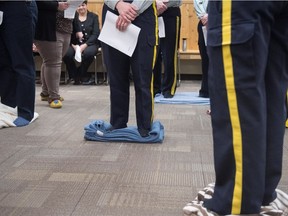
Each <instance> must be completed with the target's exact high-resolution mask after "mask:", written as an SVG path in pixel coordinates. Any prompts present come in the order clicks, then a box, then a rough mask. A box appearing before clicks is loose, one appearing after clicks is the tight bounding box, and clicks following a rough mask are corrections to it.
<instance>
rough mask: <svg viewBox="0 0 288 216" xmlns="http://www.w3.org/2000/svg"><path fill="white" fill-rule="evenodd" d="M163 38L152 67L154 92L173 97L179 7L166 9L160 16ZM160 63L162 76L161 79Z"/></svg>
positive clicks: (179, 20) (178, 30)
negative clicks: (163, 28) (163, 32)
mask: <svg viewBox="0 0 288 216" xmlns="http://www.w3.org/2000/svg"><path fill="white" fill-rule="evenodd" d="M162 17H163V20H164V24H165V38H161V39H160V45H159V51H158V57H157V60H156V64H155V67H154V70H153V72H154V92H155V93H158V92H162V93H166V92H169V93H170V94H171V95H174V94H175V92H176V88H177V64H178V61H177V54H178V48H179V37H180V28H181V14H180V8H179V7H173V8H168V10H167V11H165V12H164V14H163V15H162ZM162 63H163V67H164V74H163V79H162Z"/></svg>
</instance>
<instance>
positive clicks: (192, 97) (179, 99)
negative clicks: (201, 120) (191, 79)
mask: <svg viewBox="0 0 288 216" xmlns="http://www.w3.org/2000/svg"><path fill="white" fill-rule="evenodd" d="M198 95H199V93H198V92H176V93H175V95H174V97H173V98H164V97H163V95H162V94H157V95H156V96H155V98H154V102H155V103H163V104H195V105H209V104H210V99H209V98H202V97H199V96H198Z"/></svg>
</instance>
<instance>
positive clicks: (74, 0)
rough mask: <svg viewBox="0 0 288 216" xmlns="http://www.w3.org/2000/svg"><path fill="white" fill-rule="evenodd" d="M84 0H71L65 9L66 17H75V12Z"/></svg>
mask: <svg viewBox="0 0 288 216" xmlns="http://www.w3.org/2000/svg"><path fill="white" fill-rule="evenodd" d="M82 2H83V0H80V1H79V0H69V1H68V4H69V7H68V8H67V9H66V10H65V11H64V17H65V18H68V19H74V16H75V12H76V10H77V8H78V6H79V5H81V4H82Z"/></svg>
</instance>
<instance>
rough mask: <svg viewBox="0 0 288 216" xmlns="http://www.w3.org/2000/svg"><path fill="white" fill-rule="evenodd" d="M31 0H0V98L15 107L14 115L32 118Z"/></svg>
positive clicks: (33, 71)
mask: <svg viewBox="0 0 288 216" xmlns="http://www.w3.org/2000/svg"><path fill="white" fill-rule="evenodd" d="M31 10H32V9H31V1H5V2H2V1H0V11H3V22H2V24H1V25H0V96H1V102H2V103H3V104H5V105H7V106H10V107H16V106H17V108H18V116H20V117H23V118H25V119H26V120H28V121H30V120H32V118H33V116H34V103H35V67H34V59H33V52H32V44H33V33H34V27H35V26H34V23H33V22H32V21H33V20H34V22H35V19H36V18H35V17H33V16H32V15H33V13H31Z"/></svg>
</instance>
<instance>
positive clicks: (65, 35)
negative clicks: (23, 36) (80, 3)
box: [34, 0, 79, 108]
mask: <svg viewBox="0 0 288 216" xmlns="http://www.w3.org/2000/svg"><path fill="white" fill-rule="evenodd" d="M36 3H37V6H38V10H39V14H38V23H37V26H36V34H35V41H34V43H35V45H36V47H37V49H38V52H39V54H40V56H41V57H42V59H43V63H42V66H41V83H42V92H41V94H40V96H41V100H42V101H48V103H49V106H50V107H51V108H61V107H62V101H63V100H64V99H63V98H62V97H60V94H59V85H60V76H61V64H62V57H63V56H64V55H65V54H66V51H67V49H68V47H69V44H70V39H71V33H72V19H67V18H64V10H66V9H67V8H68V7H69V4H68V2H67V1H54V0H52V1H42V0H37V1H36ZM77 32H79V31H77Z"/></svg>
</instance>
